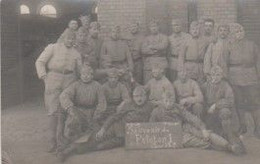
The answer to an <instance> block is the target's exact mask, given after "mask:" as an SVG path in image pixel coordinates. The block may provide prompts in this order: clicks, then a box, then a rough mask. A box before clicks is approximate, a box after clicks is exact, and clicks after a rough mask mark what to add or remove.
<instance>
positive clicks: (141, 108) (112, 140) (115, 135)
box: [58, 86, 153, 161]
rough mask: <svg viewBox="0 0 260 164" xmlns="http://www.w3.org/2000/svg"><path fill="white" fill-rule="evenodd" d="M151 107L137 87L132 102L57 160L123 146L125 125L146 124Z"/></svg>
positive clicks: (143, 93)
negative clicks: (86, 139)
mask: <svg viewBox="0 0 260 164" xmlns="http://www.w3.org/2000/svg"><path fill="white" fill-rule="evenodd" d="M152 110H153V105H152V104H151V103H150V102H148V101H147V98H146V92H145V90H144V88H143V87H141V86H138V87H136V88H135V90H134V92H133V100H131V101H128V102H126V103H124V104H123V105H122V106H121V109H120V110H118V111H117V113H114V114H113V115H112V116H110V117H109V118H108V119H107V120H106V122H105V123H104V125H103V126H102V127H101V128H100V129H99V130H97V131H93V135H92V136H90V137H89V139H88V141H86V142H82V143H74V144H71V145H70V146H69V147H67V148H66V149H64V150H63V151H61V152H59V153H58V158H59V159H60V160H61V161H64V160H65V158H66V157H68V156H69V155H72V154H73V153H84V152H86V151H97V150H104V149H111V148H115V147H118V146H122V145H124V137H125V129H124V128H125V124H126V123H133V122H148V121H149V118H150V114H151V112H152Z"/></svg>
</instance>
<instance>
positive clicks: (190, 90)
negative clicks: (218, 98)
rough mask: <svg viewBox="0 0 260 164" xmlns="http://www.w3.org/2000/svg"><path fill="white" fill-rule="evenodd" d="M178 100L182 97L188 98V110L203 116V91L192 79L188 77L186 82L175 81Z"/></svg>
mask: <svg viewBox="0 0 260 164" xmlns="http://www.w3.org/2000/svg"><path fill="white" fill-rule="evenodd" d="M174 88H175V91H176V97H177V102H178V103H180V101H181V100H182V99H188V101H189V108H188V110H189V111H190V112H192V113H193V114H195V115H196V116H197V117H199V118H201V116H202V114H203V105H202V104H203V95H202V93H201V90H200V87H199V85H198V83H197V82H196V81H194V80H192V79H187V80H186V82H184V83H183V82H182V81H181V80H176V81H175V82H174Z"/></svg>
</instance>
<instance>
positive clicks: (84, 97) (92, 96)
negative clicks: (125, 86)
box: [60, 80, 106, 136]
mask: <svg viewBox="0 0 260 164" xmlns="http://www.w3.org/2000/svg"><path fill="white" fill-rule="evenodd" d="M60 103H61V106H62V107H63V108H64V109H65V110H67V109H69V108H73V109H74V110H75V113H77V116H78V117H79V118H78V119H79V125H78V126H76V127H75V126H72V125H70V124H72V123H73V121H74V120H73V119H75V118H72V121H67V122H66V123H65V132H67V133H69V132H70V131H75V129H77V128H82V131H84V130H86V129H87V127H89V126H91V124H93V121H94V120H96V119H98V118H99V117H100V114H101V113H102V112H104V111H105V110H106V99H105V96H104V91H103V89H102V86H101V85H100V84H99V83H98V82H96V81H92V82H90V83H84V82H82V81H81V80H79V81H77V82H75V83H73V84H71V85H70V86H69V87H68V88H67V89H65V90H64V91H63V92H62V94H61V95H60ZM68 131H69V132H68ZM76 135H80V134H76ZM67 136H68V135H67Z"/></svg>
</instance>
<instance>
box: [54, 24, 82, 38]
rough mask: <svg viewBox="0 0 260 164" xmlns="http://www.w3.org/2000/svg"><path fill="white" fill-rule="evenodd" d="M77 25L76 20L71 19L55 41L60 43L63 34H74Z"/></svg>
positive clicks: (63, 36)
mask: <svg viewBox="0 0 260 164" xmlns="http://www.w3.org/2000/svg"><path fill="white" fill-rule="evenodd" d="M78 27H79V25H78V22H77V21H76V20H71V21H70V22H69V24H68V27H67V28H66V29H65V30H64V32H63V33H62V34H61V36H60V37H59V39H58V41H57V42H58V43H62V42H63V41H64V38H65V36H66V35H68V34H69V33H73V34H74V35H76V32H77V29H78Z"/></svg>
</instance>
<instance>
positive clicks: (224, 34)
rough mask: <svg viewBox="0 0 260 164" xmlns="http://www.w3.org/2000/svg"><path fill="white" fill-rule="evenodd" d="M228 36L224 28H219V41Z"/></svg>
mask: <svg viewBox="0 0 260 164" xmlns="http://www.w3.org/2000/svg"><path fill="white" fill-rule="evenodd" d="M228 34H229V31H228V29H227V28H226V27H219V29H218V35H219V37H220V38H221V39H226V38H227V36H228Z"/></svg>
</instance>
